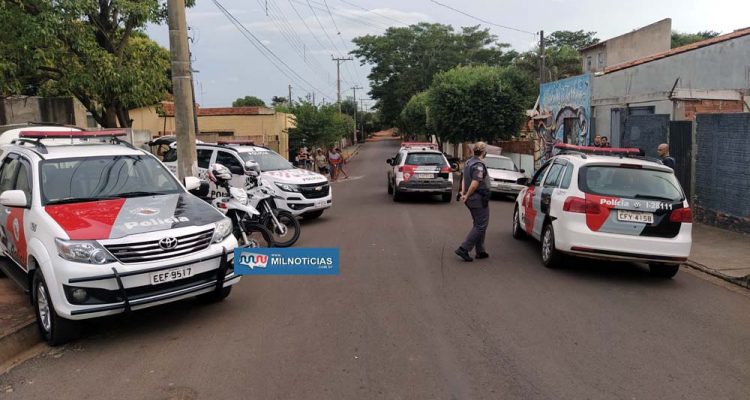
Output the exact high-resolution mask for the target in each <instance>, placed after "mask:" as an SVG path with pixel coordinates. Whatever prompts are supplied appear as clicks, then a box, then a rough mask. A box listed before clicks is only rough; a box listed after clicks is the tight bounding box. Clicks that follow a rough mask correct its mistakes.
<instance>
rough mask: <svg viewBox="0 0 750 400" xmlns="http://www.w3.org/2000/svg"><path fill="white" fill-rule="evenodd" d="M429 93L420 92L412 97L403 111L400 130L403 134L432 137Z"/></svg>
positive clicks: (399, 125)
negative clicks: (429, 118) (429, 116)
mask: <svg viewBox="0 0 750 400" xmlns="http://www.w3.org/2000/svg"><path fill="white" fill-rule="evenodd" d="M428 99H429V93H428V92H426V91H425V92H419V93H417V94H415V95H414V96H411V99H409V102H408V103H406V106H405V107H404V109H403V110H401V116H400V118H399V124H398V128H399V130H400V131H401V132H403V133H406V134H410V135H430V134H432V131H431V129H430V125H429V122H428V112H427V105H428Z"/></svg>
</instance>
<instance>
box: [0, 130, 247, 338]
mask: <svg viewBox="0 0 750 400" xmlns="http://www.w3.org/2000/svg"><path fill="white" fill-rule="evenodd" d="M118 135H124V131H118V132H111V131H103V132H47V131H26V132H23V133H21V139H18V140H16V141H15V142H14V144H10V145H5V146H3V147H2V157H0V249H1V250H2V253H3V255H4V256H6V257H7V258H8V260H9V261H10V262H7V263H0V266H2V268H3V270H4V272H5V273H6V275H8V276H9V277H11V278H13V279H14V280H15V281H16V282H17V283H19V285H21V286H22V287H23V288H24V289H25V290H27V291H29V292H30V295H31V298H32V302H33V305H34V307H35V310H36V316H37V323H38V326H39V330H40V333H41V334H42V336H43V338H44V339H45V340H47V341H48V342H49V343H50V344H53V345H55V344H60V343H64V342H65V341H67V340H69V339H71V338H73V337H75V335H76V334H77V333H78V330H79V326H78V324H77V323H76V320H80V319H85V318H92V317H99V316H104V315H110V314H116V313H121V312H128V311H131V310H138V309H141V308H145V307H150V306H154V305H157V304H162V303H167V302H172V301H176V300H180V299H183V298H186V297H190V296H196V295H200V296H202V297H204V298H206V299H208V300H220V299H223V298H224V297H226V296H227V295H229V292H230V289H231V285H233V284H235V283H237V282H238V281H239V276H237V275H235V274H234V272H233V269H232V268H231V266H230V265H229V261H228V259H229V258H230V257H231V253H232V251H233V249H234V248H235V247H236V245H237V241H236V239H235V238H234V236H233V235H232V234H231V233H232V224H231V221H230V220H229V219H227V218H225V217H224V216H223V215H222V214H221V213H220V212H219V211H217V210H215V209H214V208H213V207H211V206H210V205H209V204H208V203H206V202H204V201H202V200H200V199H198V198H197V197H195V196H193V195H192V194H190V193H188V191H187V190H186V188H185V187H183V185H181V184H180V183H179V182H178V181H177V179H175V177H174V175H172V174H171V173H170V172H169V170H167V169H166V168H165V167H164V165H162V163H161V162H159V161H158V160H157V159H156V158H155V157H154V156H152V155H151V154H149V153H147V152H145V151H143V150H139V149H135V148H133V147H131V146H129V145H127V144H125V143H122V142H119V141H118V140H117V139H115V138H114V136H118ZM63 137H65V138H69V139H71V141H73V139H72V138H75V141H76V143H77V144H75V145H70V144H68V145H58V144H59V140H58V141H56V142H55V145H50V144H49V143H48V144H47V145H45V144H44V140H45V139H51V138H56V139H60V138H63ZM87 141H88V142H87ZM102 141H104V142H105V143H102ZM199 184H200V180H198V178H187V179H186V185H185V186H187V188H189V189H194V188H197V187H198V186H199Z"/></svg>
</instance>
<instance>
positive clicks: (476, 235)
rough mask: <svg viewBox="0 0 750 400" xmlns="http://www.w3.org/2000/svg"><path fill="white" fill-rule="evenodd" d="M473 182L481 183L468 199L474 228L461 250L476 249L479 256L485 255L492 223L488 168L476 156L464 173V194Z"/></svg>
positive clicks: (465, 167)
mask: <svg viewBox="0 0 750 400" xmlns="http://www.w3.org/2000/svg"><path fill="white" fill-rule="evenodd" d="M471 181H479V187H477V190H475V191H474V193H472V195H471V196H469V198H467V199H466V206H467V207H469V212H471V218H472V219H473V221H474V226H473V227H472V228H471V231H469V234H468V235H467V236H466V240H464V242H463V244H461V248H462V249H464V250H466V251H467V252H468V251H471V250H472V249H473V248H474V247H476V249H477V254H480V253H484V252H485V251H484V234H485V233H486V232H487V226H488V225H489V223H490V207H489V206H490V177H489V174H488V173H487V167H486V166H485V165H484V163H483V162H482V160H480V159H479V157H477V156H474V157H472V158H470V159H469V161H467V162H466V165H465V166H464V172H463V183H464V193H465V192H466V191H468V190H469V185H471Z"/></svg>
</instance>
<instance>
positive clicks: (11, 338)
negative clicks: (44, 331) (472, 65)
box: [0, 318, 41, 364]
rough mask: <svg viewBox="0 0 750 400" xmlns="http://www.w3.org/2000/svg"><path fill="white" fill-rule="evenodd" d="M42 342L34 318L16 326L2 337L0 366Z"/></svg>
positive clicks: (0, 337) (0, 340)
mask: <svg viewBox="0 0 750 400" xmlns="http://www.w3.org/2000/svg"><path fill="white" fill-rule="evenodd" d="M40 341H41V340H40V339H39V334H38V333H37V328H36V325H35V320H34V319H33V318H32V319H29V320H27V321H25V322H24V323H21V324H19V325H17V326H15V327H14V328H12V329H11V330H10V331H9V332H8V333H6V334H4V335H3V336H0V364H3V363H5V362H6V361H9V360H11V359H13V358H14V357H16V356H18V355H19V354H21V353H23V352H24V351H26V350H28V349H29V348H31V347H33V346H34V345H35V344H37V343H39V342H40Z"/></svg>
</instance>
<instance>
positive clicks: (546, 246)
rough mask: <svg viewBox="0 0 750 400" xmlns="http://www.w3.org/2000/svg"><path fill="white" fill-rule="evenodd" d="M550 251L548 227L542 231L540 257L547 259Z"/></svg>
mask: <svg viewBox="0 0 750 400" xmlns="http://www.w3.org/2000/svg"><path fill="white" fill-rule="evenodd" d="M551 253H552V233H551V232H550V230H549V229H547V230H546V231H544V241H542V259H544V261H547V260H549V256H550V254H551Z"/></svg>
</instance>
